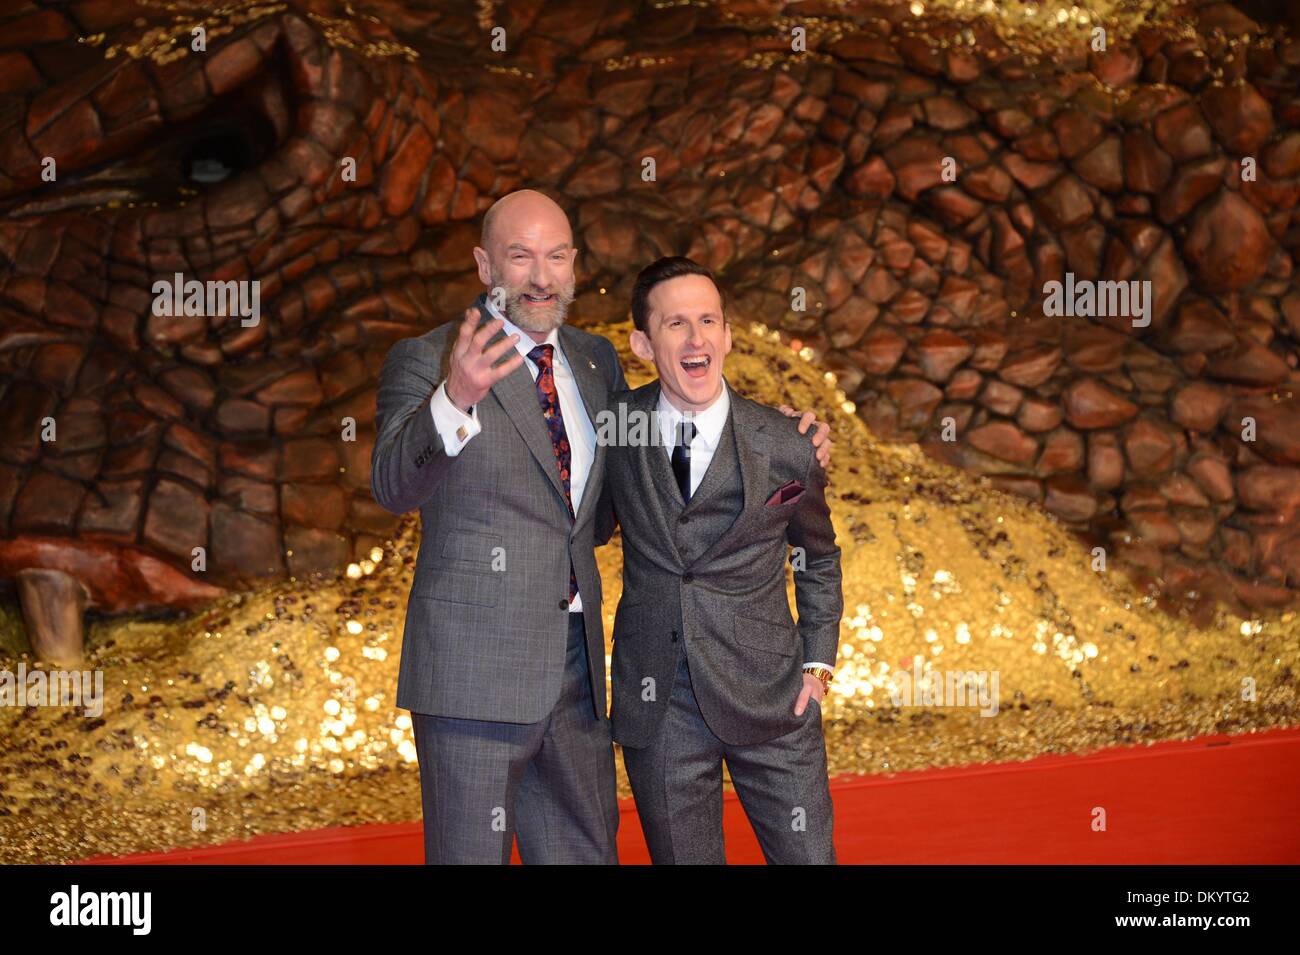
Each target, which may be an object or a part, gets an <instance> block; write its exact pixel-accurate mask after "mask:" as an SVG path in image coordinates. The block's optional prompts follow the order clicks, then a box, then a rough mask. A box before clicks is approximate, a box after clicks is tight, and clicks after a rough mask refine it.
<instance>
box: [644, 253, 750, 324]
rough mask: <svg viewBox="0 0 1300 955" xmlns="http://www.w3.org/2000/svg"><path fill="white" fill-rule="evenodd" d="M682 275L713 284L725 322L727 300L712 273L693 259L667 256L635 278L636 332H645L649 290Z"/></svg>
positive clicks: (647, 317) (648, 266)
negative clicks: (694, 276)
mask: <svg viewBox="0 0 1300 955" xmlns="http://www.w3.org/2000/svg"><path fill="white" fill-rule="evenodd" d="M683 275H703V276H704V277H705V278H706V279H708V280H709V281H710V282H712V283H713V287H714V288H716V289H717V290H718V299H719V300H720V301H721V302H722V307H723V320H724V321H725V320H726V306H727V300H726V297H725V295H724V294H723V291H722V286H721V285H719V284H718V280H717V279H716V278H714V276H713V273H712V272H710V271H709V270H708V269H707V268H705V267H704V266H703V265H700V263H698V262H696V261H695V260H694V259H688V258H687V257H686V256H684V255H669V256H665V257H664V258H662V259H659V260H658V261H657V262H652V263H650V264H649V265H647V266H646V267H645V268H643V269H642V270H641V273H640V274H639V275H638V276H637V277H636V284H635V285H633V286H632V324H633V325H635V326H636V328H637V330H638V331H642V332H644V331H646V323H647V322H648V321H649V320H650V306H649V303H648V301H647V300H648V299H649V298H650V290H651V289H652V288H654V287H655V286H656V285H658V284H659V283H661V282H667V281H668V280H669V279H676V278H681V277H682V276H683Z"/></svg>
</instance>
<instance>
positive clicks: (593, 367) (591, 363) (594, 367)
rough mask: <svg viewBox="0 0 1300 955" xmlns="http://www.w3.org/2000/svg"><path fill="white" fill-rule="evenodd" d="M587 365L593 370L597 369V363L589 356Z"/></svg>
mask: <svg viewBox="0 0 1300 955" xmlns="http://www.w3.org/2000/svg"><path fill="white" fill-rule="evenodd" d="M587 367H588V368H590V369H591V370H592V371H595V370H596V363H595V362H594V361H592V360H591V359H590V358H588V359H587Z"/></svg>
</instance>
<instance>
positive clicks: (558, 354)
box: [484, 295, 565, 363]
mask: <svg viewBox="0 0 1300 955" xmlns="http://www.w3.org/2000/svg"><path fill="white" fill-rule="evenodd" d="M484 301H485V302H486V303H487V310H488V315H490V316H491V317H492V318H499V319H501V321H502V322H503V323H504V324H503V325H502V326H501V333H502V334H503V335H518V336H519V341H517V342H515V349H516V350H517V351H518V352H519V354H521V355H523V356H524V357H525V358H527V357H528V353H529V352H530V351H532V350H533V349H534V348H536V347H537V345H538V344H539V343H538V342H535V341H533V338H532V336H531V335H529V334H528V333H527V332H526V331H524V330H523V329H522V328H520V327H519V326H518V325H516V324H515V323H514V322H512V321H510V319H508V318H507V317H506V316H505V315H503V314H502V313H501V312H500V311H499V310H498V309H497V307H496V304H495V303H494V302H493V301H492V296H491V295H489V296H487V298H486V299H484ZM540 344H543V345H550V346H552V351H553V355H554V358H555V360H556V361H557V362H561V363H564V362H565V357H564V349H562V348H561V347H560V330H559V328H552V329H551V331H550V333H549V334H548V335H547V336H546V338H545V339H544V340H543V341H542V342H541V343H540Z"/></svg>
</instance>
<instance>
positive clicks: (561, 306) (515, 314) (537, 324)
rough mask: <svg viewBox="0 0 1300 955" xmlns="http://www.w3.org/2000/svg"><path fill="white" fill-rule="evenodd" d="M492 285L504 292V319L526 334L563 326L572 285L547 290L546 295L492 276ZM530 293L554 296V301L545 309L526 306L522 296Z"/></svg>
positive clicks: (570, 298)
mask: <svg viewBox="0 0 1300 955" xmlns="http://www.w3.org/2000/svg"><path fill="white" fill-rule="evenodd" d="M492 285H493V287H495V288H503V289H505V290H506V306H505V313H506V318H508V319H510V321H512V322H514V323H515V324H516V325H518V326H519V327H520V328H522V329H523V330H524V331H526V332H539V333H541V334H546V333H548V332H550V331H551V330H552V329H554V328H559V327H560V326H561V325H563V324H564V320H565V318H567V317H568V314H569V306H570V305H572V304H573V292H574V286H573V283H569V284H568V285H566V286H563V287H561V288H556V289H552V290H549V291H548V292H546V293H535V292H533V289H532V287H531V286H528V285H523V286H511V285H509V284H508V283H506V282H503V281H501V279H500V278H499V277H498V276H496V275H494V276H492ZM530 292H533V294H550V295H554V296H555V300H554V301H553V302H551V303H550V304H549V305H547V306H546V307H545V308H538V307H537V306H536V305H528V304H526V303H525V302H524V300H523V299H524V295H526V294H528V293H530Z"/></svg>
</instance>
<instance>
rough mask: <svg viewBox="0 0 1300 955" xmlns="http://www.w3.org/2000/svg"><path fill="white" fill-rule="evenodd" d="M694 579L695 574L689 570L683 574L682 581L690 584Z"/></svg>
mask: <svg viewBox="0 0 1300 955" xmlns="http://www.w3.org/2000/svg"><path fill="white" fill-rule="evenodd" d="M694 579H695V575H694V574H692V573H690V572H689V571H688V572H687V573H684V574H682V583H684V584H689V583H690V582H691V581H692V580H694Z"/></svg>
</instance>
